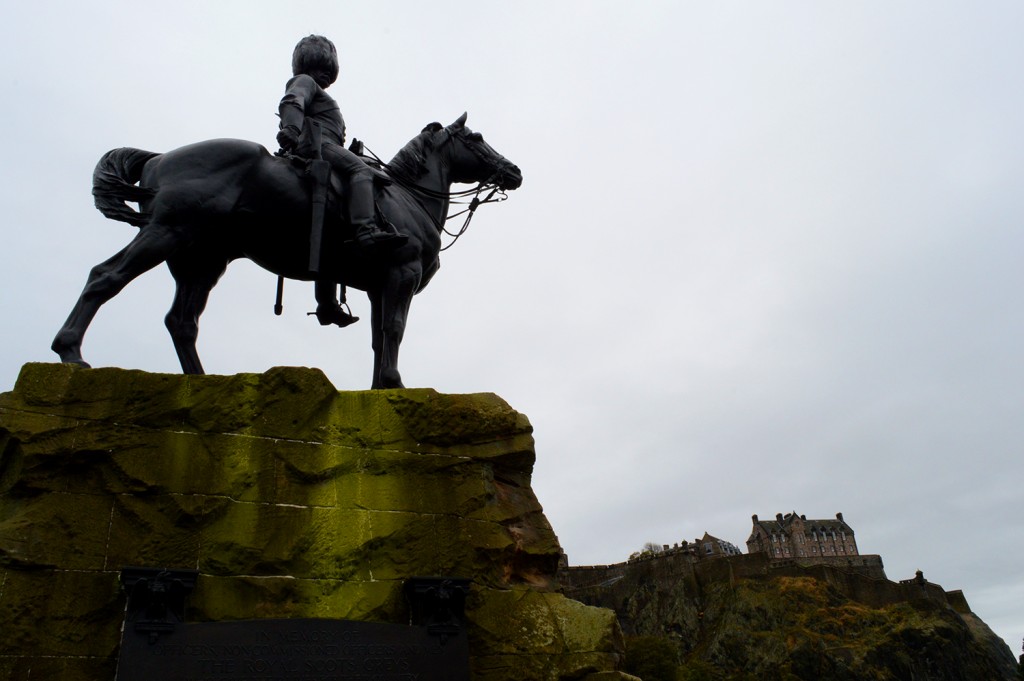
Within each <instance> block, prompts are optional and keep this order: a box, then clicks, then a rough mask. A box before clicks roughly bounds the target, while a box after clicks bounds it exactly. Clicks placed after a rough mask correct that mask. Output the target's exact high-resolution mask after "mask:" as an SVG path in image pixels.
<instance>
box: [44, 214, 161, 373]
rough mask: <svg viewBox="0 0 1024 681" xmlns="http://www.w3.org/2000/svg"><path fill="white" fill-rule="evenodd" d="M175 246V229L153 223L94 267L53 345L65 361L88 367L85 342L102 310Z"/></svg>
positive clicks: (53, 348) (51, 346)
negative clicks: (83, 345)
mask: <svg viewBox="0 0 1024 681" xmlns="http://www.w3.org/2000/svg"><path fill="white" fill-rule="evenodd" d="M175 244H176V239H175V233H174V232H173V231H172V230H170V229H167V228H163V227H161V226H159V225H155V224H152V223H151V224H149V225H147V226H146V227H144V228H142V230H141V231H140V232H139V233H138V234H137V235H136V236H135V238H134V239H132V240H131V242H130V243H129V244H128V245H127V246H125V247H124V248H122V249H121V250H120V251H118V252H117V253H115V254H114V255H113V256H111V257H110V258H108V259H107V260H104V261H103V262H101V263H100V264H99V265H96V266H95V267H93V268H92V270H91V271H90V272H89V277H88V279H87V280H86V282H85V288H84V289H82V293H81V295H80V296H79V297H78V301H77V302H76V303H75V306H74V307H73V308H72V309H71V314H69V315H68V318H67V320H66V321H65V322H64V326H62V327H61V328H60V331H58V332H57V335H56V336H55V337H54V339H53V343H52V344H51V345H50V348H51V349H52V350H53V351H54V352H56V353H57V355H58V356H59V357H60V360H61V361H62V362H67V363H71V364H79V365H81V366H85V367H87V366H89V364H88V363H86V361H85V360H84V359H82V340H83V338H84V337H85V332H86V330H87V329H88V328H89V324H90V323H92V320H93V318H94V317H95V316H96V313H97V312H98V311H99V309H100V307H101V306H102V305H103V304H104V303H106V302H107V301H108V300H110V299H111V298H113V297H114V296H116V295H117V294H118V293H120V292H121V290H122V289H123V288H124V287H125V286H127V285H128V284H129V283H130V282H131V281H132V280H133V279H135V278H136V277H138V276H139V275H140V274H142V273H144V272H147V271H149V270H151V269H152V268H153V267H155V266H156V265H159V264H160V263H161V262H163V261H164V260H165V259H166V258H167V255H168V254H169V253H171V252H172V251H173V249H174V247H175Z"/></svg>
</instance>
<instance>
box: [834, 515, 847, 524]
mask: <svg viewBox="0 0 1024 681" xmlns="http://www.w3.org/2000/svg"><path fill="white" fill-rule="evenodd" d="M836 520H838V521H839V522H841V523H844V522H846V521H845V520H843V514H842V513H836Z"/></svg>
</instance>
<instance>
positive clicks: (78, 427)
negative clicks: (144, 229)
mask: <svg viewBox="0 0 1024 681" xmlns="http://www.w3.org/2000/svg"><path fill="white" fill-rule="evenodd" d="M531 430H532V429H531V426H530V424H529V422H528V420H527V419H526V417H525V416H523V415H522V414H519V413H518V412H516V411H514V410H513V409H511V408H510V407H509V406H508V405H507V404H506V403H505V402H504V401H502V400H501V399H500V398H498V397H497V396H495V395H490V394H478V395H443V394H439V393H437V392H435V391H433V390H389V391H365V392H338V391H337V390H335V388H334V386H332V385H331V383H330V382H329V381H328V380H327V378H326V377H325V376H324V374H323V373H322V372H320V371H319V370H315V369H300V368H277V369H272V370H270V371H268V372H266V373H264V374H258V375H257V374H242V375H235V376H179V375H165V374H150V373H145V372H141V371H125V370H121V369H79V368H76V367H72V366H69V365H60V364H28V365H26V366H25V367H24V368H23V369H22V372H21V376H20V377H19V379H18V382H17V385H16V387H15V389H14V390H13V391H12V392H9V393H5V394H3V395H0V631H2V632H3V636H2V637H0V679H19V680H20V679H29V678H31V679H39V678H45V679H89V680H90V681H96V680H97V679H113V676H114V665H115V661H116V656H117V649H118V645H119V638H120V626H121V622H122V618H123V611H124V595H123V594H122V592H121V589H120V586H119V584H118V574H119V572H120V570H121V568H122V567H124V566H154V567H157V566H158V567H171V568H191V569H197V570H199V578H198V581H197V585H196V589H195V591H194V593H193V595H192V597H191V598H190V601H189V609H188V613H189V618H190V619H191V620H194V621H221V620H231V619H260V618H307V617H329V618H342V619H352V620H362V621H378V622H391V623H407V622H408V620H409V612H408V605H407V603H406V602H405V600H404V598H403V596H402V584H403V582H404V580H405V579H407V578H409V577H412V576H426V575H448V576H456V577H467V578H470V579H472V580H473V587H472V591H471V593H470V595H469V598H468V600H467V619H468V621H469V624H468V636H469V642H470V650H471V668H472V670H473V678H475V679H480V680H492V679H493V680H499V679H500V680H504V679H510V680H511V679H516V680H517V681H520V680H522V679H538V680H540V679H552V680H554V679H568V678H572V679H582V678H586V677H587V676H588V675H598V674H600V676H594V678H602V679H604V678H625V677H620V676H619V675H618V674H617V673H614V672H612V670H613V669H614V668H615V666H616V664H617V662H618V660H619V656H620V652H621V637H620V636H619V632H618V628H617V624H616V623H615V617H614V614H613V613H612V612H611V611H608V610H603V609H599V608H591V607H588V606H584V605H582V604H580V603H577V602H575V601H572V600H569V599H567V598H565V597H564V596H562V595H561V594H560V593H559V592H558V590H557V584H556V583H555V581H554V577H555V570H556V566H557V561H558V556H559V546H558V540H557V538H556V536H555V534H554V532H553V531H552V529H551V526H550V525H549V524H548V522H547V519H546V518H545V517H544V515H543V512H542V509H541V506H540V504H539V503H538V501H537V498H536V497H535V495H534V493H533V491H532V489H531V487H530V476H531V472H532V468H533V463H534V457H535V455H534V449H533V438H532V435H531Z"/></svg>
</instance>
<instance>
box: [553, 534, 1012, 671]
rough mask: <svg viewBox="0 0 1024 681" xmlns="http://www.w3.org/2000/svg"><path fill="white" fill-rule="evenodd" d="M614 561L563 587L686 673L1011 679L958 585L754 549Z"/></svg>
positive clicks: (1004, 654)
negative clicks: (607, 612)
mask: <svg viewBox="0 0 1024 681" xmlns="http://www.w3.org/2000/svg"><path fill="white" fill-rule="evenodd" d="M612 567H614V568H620V569H615V570H611V569H605V571H607V572H609V573H610V576H609V578H608V579H605V580H603V581H595V580H594V573H595V571H594V570H586V569H575V570H574V569H570V570H569V571H568V573H567V574H566V576H565V578H564V582H565V584H566V593H567V594H568V595H570V596H571V597H572V598H576V599H579V600H581V601H583V602H585V603H588V604H591V605H598V606H602V607H607V608H612V609H614V610H615V611H616V613H617V614H618V616H619V620H620V622H621V624H622V627H623V630H624V631H625V632H626V633H627V634H630V635H632V636H639V637H642V639H640V642H641V643H644V644H649V643H650V638H651V637H654V638H658V639H661V640H662V641H669V642H671V644H672V646H671V649H670V650H671V651H672V653H673V655H672V656H673V657H674V662H675V663H676V664H679V665H680V666H681V667H682V672H681V675H682V678H685V679H687V680H688V681H691V680H692V681H696V680H698V679H708V680H711V679H751V680H754V679H758V680H769V681H772V680H779V681H793V680H796V679H802V680H807V681H817V680H819V679H830V680H835V681H897V680H906V681H911V680H913V681H963V680H967V679H971V680H973V679H986V680H989V679H991V680H997V679H1005V680H1007V681H1009V680H1010V679H1016V678H1017V664H1016V661H1015V660H1014V658H1013V655H1012V653H1011V652H1010V650H1009V648H1008V647H1007V646H1006V644H1005V642H1003V641H1002V639H1000V638H999V637H997V636H996V635H995V634H994V633H993V632H992V631H991V630H990V629H989V628H988V627H987V626H986V625H985V623H984V622H982V621H981V620H980V619H979V618H978V617H977V616H975V615H974V614H973V613H971V612H970V609H969V606H968V605H967V601H966V599H965V598H964V597H963V595H962V594H961V593H960V592H950V593H946V592H945V591H943V590H942V588H941V587H939V586H938V585H935V584H930V583H926V582H925V583H918V582H913V581H912V582H908V583H894V582H891V581H889V580H887V579H881V578H878V577H877V576H873V575H872V574H870V572H871V571H868V572H869V573H865V571H864V568H850V569H845V568H843V567H841V566H838V565H814V566H801V565H798V564H796V563H793V562H791V563H790V564H786V565H781V566H773V565H772V564H771V561H769V560H768V559H766V558H764V557H763V555H760V554H754V555H743V556H735V557H728V558H726V557H722V558H715V559H710V560H706V561H700V562H692V561H691V562H688V563H687V562H685V561H680V560H673V561H657V560H648V561H637V562H631V563H629V564H624V565H622V566H609V568H612ZM598 572H600V570H598ZM628 641H629V639H627V645H628ZM673 676H674V674H673ZM645 681H656V679H646V680H645Z"/></svg>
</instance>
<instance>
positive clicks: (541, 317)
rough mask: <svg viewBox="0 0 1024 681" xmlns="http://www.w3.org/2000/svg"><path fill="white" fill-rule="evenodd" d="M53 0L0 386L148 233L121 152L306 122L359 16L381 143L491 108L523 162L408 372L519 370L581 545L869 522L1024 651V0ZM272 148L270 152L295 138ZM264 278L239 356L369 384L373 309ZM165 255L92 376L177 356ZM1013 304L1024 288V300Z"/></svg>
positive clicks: (220, 331) (549, 475)
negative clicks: (818, 522) (124, 207)
mask: <svg viewBox="0 0 1024 681" xmlns="http://www.w3.org/2000/svg"><path fill="white" fill-rule="evenodd" d="M299 7H300V6H299V5H295V6H294V8H293V7H291V6H289V3H282V2H273V3H271V2H258V1H256V0H247V1H234V2H232V1H225V0H220V1H218V2H209V0H202V1H179V2H174V3H169V2H160V3H157V2H139V1H138V0H133V1H131V2H108V1H104V0H92V1H90V2H77V1H74V2H73V1H71V0H67V1H66V2H48V1H46V0H36V1H35V2H32V3H28V2H23V3H18V4H17V5H16V6H13V7H11V8H7V9H5V10H4V13H3V14H4V16H3V21H2V22H0V74H2V76H0V77H2V87H3V92H4V93H5V95H4V96H5V101H4V106H3V107H2V109H0V121H2V123H3V125H2V126H0V129H2V130H3V134H4V138H5V145H4V146H5V149H4V153H3V159H2V160H0V164H2V165H3V183H2V185H0V201H2V203H0V205H2V206H3V210H4V215H5V217H4V219H3V221H2V222H0V229H2V230H3V232H2V233H3V239H4V241H3V243H4V246H3V248H2V251H0V287H2V288H0V318H2V319H3V320H4V321H3V327H2V338H0V390H6V389H9V388H10V387H11V386H13V384H14V381H15V379H16V377H17V374H18V370H19V369H20V367H21V365H22V364H24V363H25V362H38V361H44V362H46V361H54V360H55V359H56V356H55V355H53V354H52V353H51V352H50V350H49V345H50V341H51V340H52V337H53V335H54V333H55V332H56V331H57V329H58V328H59V327H60V325H61V323H62V322H63V320H64V318H65V317H66V315H67V313H68V312H69V310H70V308H71V306H72V304H73V303H74V301H75V299H76V297H77V296H78V294H79V292H80V290H81V287H82V285H83V284H84V282H85V277H86V275H87V273H88V271H89V269H90V268H91V267H92V266H93V265H95V264H97V263H98V262H100V261H102V260H104V259H106V258H107V257H109V256H110V255H112V254H113V253H114V252H116V251H117V250H118V249H120V248H121V247H122V246H123V245H124V244H126V243H127V242H128V240H129V239H130V238H131V237H132V236H133V235H134V228H132V227H130V226H128V225H126V224H123V223H118V222H113V221H110V220H106V219H105V218H103V217H102V216H101V215H100V214H99V213H98V212H97V211H96V210H95V209H94V208H93V206H92V197H91V195H90V189H91V183H90V178H91V173H92V168H93V166H94V165H95V163H96V161H97V160H98V159H99V157H100V156H101V155H102V154H103V153H104V152H106V151H107V150H108V149H111V148H113V147H119V146H133V147H139V148H143V149H148V150H152V151H167V150H170V149H173V148H175V147H178V146H182V145H184V144H188V143H191V142H195V141H199V140H203V139H209V138H214V137H239V138H244V139H252V140H256V141H258V142H261V143H263V144H265V145H267V146H272V145H274V135H275V132H276V126H277V119H276V117H275V113H276V107H277V102H278V100H279V98H280V96H281V94H282V91H283V85H284V82H285V81H286V80H287V79H288V77H289V76H290V57H291V50H292V47H293V46H294V44H295V42H296V41H297V40H298V38H300V37H302V36H303V35H306V34H308V33H311V32H316V33H323V34H325V35H327V36H329V37H331V38H332V39H333V40H334V41H335V42H336V43H337V45H338V48H339V52H340V53H341V62H342V70H341V77H340V79H339V81H338V83H336V84H335V85H334V86H333V87H332V88H331V90H330V92H331V94H333V95H334V97H335V98H336V99H338V101H339V102H340V104H341V107H342V111H343V112H344V115H345V118H346V121H347V123H348V126H349V135H350V136H355V137H358V138H360V139H363V140H365V141H366V142H367V144H368V146H369V147H370V148H371V149H373V150H374V151H375V152H377V153H378V154H379V155H381V156H384V157H385V158H388V157H390V156H391V155H392V154H394V152H396V151H397V150H398V149H399V148H400V147H401V146H402V145H403V144H404V143H405V142H406V141H408V140H409V139H410V138H412V137H413V136H414V135H415V134H416V133H418V132H419V130H420V129H421V128H422V127H423V126H424V125H425V124H427V123H429V122H431V121H435V120H439V121H441V122H443V123H446V124H447V123H450V122H452V121H453V120H454V119H455V118H456V117H457V116H459V115H460V114H461V113H462V112H463V111H468V112H469V125H470V127H472V128H473V129H474V130H478V131H480V132H483V133H485V135H486V136H487V139H488V141H489V142H490V143H491V144H492V145H493V146H494V147H495V148H496V149H497V150H498V151H500V152H502V153H503V154H505V155H506V156H507V157H508V158H509V159H510V160H512V161H513V162H515V163H517V164H518V165H519V166H520V167H521V168H522V170H523V174H524V177H525V181H524V184H523V187H522V188H521V189H520V190H518V191H516V192H514V193H511V194H510V198H509V200H508V201H507V202H505V203H504V204H500V205H497V206H486V207H484V208H482V209H481V210H480V211H479V213H478V214H477V216H476V218H475V220H474V222H473V226H472V228H471V229H470V231H469V232H468V233H467V235H466V236H465V237H464V238H463V239H462V240H461V241H460V242H459V243H458V245H457V246H455V247H454V248H453V249H451V250H450V251H448V252H447V253H446V254H445V256H444V257H443V260H442V262H443V266H442V269H441V272H440V273H439V274H438V275H437V277H436V278H435V279H434V281H433V282H431V284H430V287H429V288H428V289H427V290H426V291H424V292H423V293H422V294H421V295H420V296H418V297H417V299H416V300H415V301H414V304H413V308H412V313H411V319H410V323H409V327H408V330H407V333H406V337H405V345H404V346H403V354H402V359H401V368H402V371H403V377H404V379H405V382H406V385H408V386H410V387H433V388H436V389H437V390H439V391H443V392H452V393H461V392H495V393H497V394H499V395H501V396H502V397H503V398H505V399H506V400H507V401H508V402H509V403H510V404H511V405H512V406H513V407H515V408H516V409H518V410H520V411H522V412H524V413H526V414H527V415H528V416H529V418H530V420H531V422H532V423H533V425H534V427H535V429H536V440H537V456H538V458H537V465H536V468H535V471H534V489H535V490H536V492H537V494H538V496H539V498H540V500H541V502H542V503H543V505H544V508H545V510H546V513H547V516H548V518H549V520H550V521H551V523H552V524H553V525H554V528H555V531H556V532H557V533H558V536H559V537H560V539H561V541H562V545H563V547H564V549H565V550H566V552H567V553H568V554H569V557H570V561H571V562H572V563H573V564H577V565H580V564H593V563H611V562H618V561H622V560H625V559H626V558H627V557H628V556H629V554H630V553H631V552H633V551H635V550H637V549H639V548H640V547H641V546H642V545H643V544H644V543H645V542H648V541H651V542H655V543H658V544H662V543H667V544H672V543H675V542H678V541H681V540H683V539H689V540H692V539H694V538H695V537H698V536H701V535H702V534H703V533H704V532H705V531H708V532H711V533H712V534H714V535H716V536H719V537H722V538H724V539H727V540H729V541H732V542H733V543H735V544H737V545H739V546H741V547H743V546H744V542H745V540H746V538H747V536H748V534H749V532H750V516H751V514H753V513H757V514H759V515H761V517H768V518H770V517H773V516H774V515H775V513H777V512H790V511H796V512H797V513H801V514H805V515H807V516H808V517H809V518H832V517H834V514H835V513H836V512H837V511H841V512H843V513H844V516H845V518H846V520H847V521H848V522H849V523H850V525H851V526H852V527H853V529H854V530H855V531H856V534H857V540H858V543H859V546H860V549H861V551H862V552H864V553H878V554H881V555H882V557H883V559H884V561H885V566H886V571H887V573H888V575H889V577H890V578H891V579H893V580H898V579H905V578H909V577H912V576H913V573H914V571H915V570H916V569H919V568H920V569H921V570H923V571H924V573H925V576H926V577H927V578H928V579H930V580H931V581H934V582H937V583H939V584H941V585H942V586H943V587H945V588H946V589H963V590H964V591H965V594H966V596H967V599H968V601H969V602H970V603H971V605H972V606H973V608H974V610H975V611H976V612H977V613H978V614H979V615H980V616H981V617H982V618H983V619H984V620H985V621H986V622H988V624H989V625H990V626H992V627H993V629H995V631H996V632H997V633H998V634H999V635H1001V636H1002V637H1004V638H1005V639H1006V640H1007V641H1008V643H1009V644H1010V645H1011V647H1012V649H1013V651H1014V654H1017V653H1019V652H1020V642H1021V638H1022V636H1024V607H1022V606H1024V582H1022V580H1021V565H1022V564H1024V546H1022V544H1021V541H1020V540H1021V537H1022V536H1024V492H1022V480H1024V458H1022V457H1021V450H1022V442H1024V423H1022V419H1021V414H1020V412H1021V404H1022V398H1024V362H1022V353H1021V343H1022V341H1024V317H1022V308H1021V304H1020V298H1019V297H1018V296H1019V295H1020V290H1021V289H1022V287H1024V286H1022V285H1024V273H1022V268H1021V267H1020V266H1019V261H1020V258H1021V254H1022V253H1024V230H1022V222H1024V191H1021V190H1020V188H1019V187H1018V185H1019V183H1020V178H1021V177H1024V128H1022V121H1024V81H1022V79H1021V76H1020V70H1021V64H1022V63H1024V41H1022V40H1021V36H1022V35H1024V4H1021V3H1020V2H1019V1H1017V0H1003V1H991V2H988V1H987V2H982V3H964V2H946V1H941V0H927V1H925V0H921V1H917V2H891V1H888V0H887V1H884V2H883V1H877V2H869V1H865V2H857V3H840V2H820V1H817V0H815V1H810V0H808V1H801V2H796V1H793V2H781V1H780V2H771V3H768V2H761V1H756V0H746V1H736V2H730V3H710V2H691V1H689V0H685V1H684V0H673V1H671V2H654V1H639V2H631V3H624V2H614V3H612V2H568V1H566V2H557V3H555V2H548V1H545V2H535V1H532V0H527V1H524V0H517V2H514V3H491V2H486V3H484V2H479V3H454V2H447V1H435V2H413V1H409V2H374V3H368V2H363V3H355V2H338V1H336V0H335V1H330V2H326V1H325V2H317V1H311V2H306V3H302V4H301V9H300V8H299ZM272 148H273V147H272ZM274 286H275V277H274V276H272V275H271V274H269V273H266V272H264V271H262V270H259V269H258V268H256V267H255V266H253V265H252V264H251V263H249V262H246V261H243V262H237V263H235V264H234V265H233V266H232V267H231V268H230V269H229V270H228V273H227V274H226V275H225V277H224V279H223V280H222V281H221V284H220V285H219V286H218V287H217V288H216V289H215V290H214V293H213V296H212V298H211V301H210V305H209V307H208V309H207V312H206V314H205V316H204V317H203V320H202V331H201V335H200V343H199V349H200V354H201V356H202V358H203V361H204V364H205V366H206V369H207V371H209V372H211V373H235V372H262V371H265V370H266V369H268V368H270V367H272V366H277V365H304V366H314V367H319V368H321V369H323V370H324V371H325V372H326V373H327V375H328V376H329V377H330V378H331V379H332V381H333V382H334V384H335V385H336V386H337V387H338V388H339V389H341V390H354V389H364V388H367V387H369V383H370V373H371V354H370V349H369V344H370V331H369V325H368V324H367V319H368V316H369V306H368V304H367V302H366V300H365V298H364V297H363V296H362V295H361V294H359V292H354V293H353V295H352V298H351V301H352V306H353V308H354V311H355V313H356V314H358V315H361V316H364V317H365V319H364V320H363V321H361V322H360V323H358V324H356V325H355V326H352V327H349V328H347V329H344V330H339V329H337V328H331V329H324V328H321V327H320V326H318V325H317V324H316V322H315V321H314V320H313V318H311V317H306V315H305V313H306V312H307V311H309V310H311V309H312V305H313V302H312V286H311V285H309V284H303V283H296V282H291V283H289V284H288V285H287V286H286V290H285V314H284V315H283V316H282V317H280V318H278V317H274V316H273V314H272V305H273V296H274ZM172 291H173V286H172V280H171V277H170V275H169V274H168V272H167V271H166V268H163V267H161V268H157V269H156V270H153V271H152V272H150V273H147V274H146V275H144V276H142V277H141V278H139V279H138V280H136V281H135V282H134V283H132V284H131V285H130V286H129V287H128V288H127V289H126V290H125V291H124V292H123V293H122V294H121V295H120V296H118V297H117V298H116V299H114V300H113V301H112V302H110V303H109V304H107V305H106V306H105V307H104V308H103V309H102V310H101V311H100V313H99V315H98V316H97V318H96V320H95V323H94V324H93V326H92V328H91V329H90V331H89V334H88V336H87V337H86V342H85V346H84V352H85V357H86V359H87V360H89V361H90V362H92V363H93V364H94V365H96V366H121V367H127V368H137V369H145V370H148V371H156V372H177V371H178V370H179V367H178V363H177V359H176V357H175V354H174V351H173V348H172V345H171V342H170V339H169V338H168V337H167V334H166V331H165V330H164V327H163V321H162V320H163V315H164V314H165V312H166V310H167V308H168V307H169V305H170V301H171V296H172ZM1014 301H1017V302H1014Z"/></svg>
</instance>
